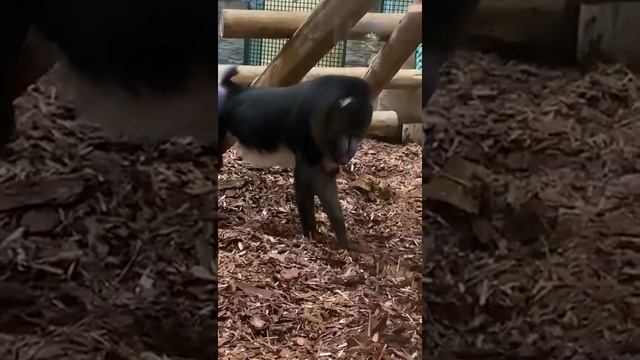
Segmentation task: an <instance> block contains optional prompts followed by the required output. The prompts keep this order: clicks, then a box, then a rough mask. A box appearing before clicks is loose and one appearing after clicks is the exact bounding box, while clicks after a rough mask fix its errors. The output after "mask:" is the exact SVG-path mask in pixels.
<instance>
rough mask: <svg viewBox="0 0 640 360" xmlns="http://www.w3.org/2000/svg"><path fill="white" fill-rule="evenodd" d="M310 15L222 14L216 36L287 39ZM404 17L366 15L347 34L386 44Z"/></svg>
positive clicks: (229, 12) (239, 11)
mask: <svg viewBox="0 0 640 360" xmlns="http://www.w3.org/2000/svg"><path fill="white" fill-rule="evenodd" d="M309 15H311V13H310V12H294V11H255V10H232V9H225V10H223V11H222V17H221V19H220V28H219V33H220V37H222V38H242V39H252V38H253V39H288V38H290V37H291V36H293V34H294V33H295V32H296V30H298V28H300V26H302V24H304V22H305V21H306V20H307V19H308V18H309ZM402 16H403V14H382V13H367V14H365V15H364V17H362V19H360V21H358V22H357V23H356V24H355V25H354V26H353V28H351V29H350V30H349V32H348V33H347V37H346V38H347V39H349V40H364V38H365V36H366V35H367V34H369V33H374V34H376V35H377V36H378V38H379V39H380V40H382V41H386V40H387V39H388V38H389V36H390V35H391V32H393V29H395V27H396V26H397V25H398V23H399V22H400V20H401V19H402Z"/></svg>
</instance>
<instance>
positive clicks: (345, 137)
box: [312, 77, 373, 165]
mask: <svg viewBox="0 0 640 360" xmlns="http://www.w3.org/2000/svg"><path fill="white" fill-rule="evenodd" d="M345 85H346V89H347V91H343V92H342V94H340V96H339V97H337V98H336V99H335V100H334V101H332V102H331V104H330V105H329V107H328V110H327V111H326V112H324V114H322V116H319V117H316V119H314V120H315V121H314V122H313V125H312V130H313V132H314V138H315V139H316V141H317V142H318V145H319V146H320V147H321V148H322V150H323V152H324V153H325V155H329V156H330V157H331V160H332V161H333V162H335V163H336V164H338V165H346V164H347V163H348V162H349V161H351V159H352V158H353V157H354V156H355V154H356V152H357V150H358V145H359V144H360V142H361V141H362V139H364V138H365V136H366V135H367V130H368V129H369V126H370V125H371V116H372V114H373V106H372V105H371V97H370V96H371V95H370V94H371V91H370V89H369V85H368V84H367V83H366V82H364V81H363V80H362V79H358V78H355V77H351V78H350V79H347V81H346V84H345Z"/></svg>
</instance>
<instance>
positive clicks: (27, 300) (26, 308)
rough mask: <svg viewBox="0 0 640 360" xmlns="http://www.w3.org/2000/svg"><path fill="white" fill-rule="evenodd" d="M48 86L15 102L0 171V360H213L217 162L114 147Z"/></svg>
mask: <svg viewBox="0 0 640 360" xmlns="http://www.w3.org/2000/svg"><path fill="white" fill-rule="evenodd" d="M48 80H51V79H48ZM54 85H55V83H54V82H52V81H43V82H42V83H41V84H40V85H39V86H37V87H34V88H33V89H32V90H31V91H29V93H28V94H27V95H25V96H24V97H22V98H21V99H19V100H18V101H17V109H18V111H19V134H18V136H19V138H18V140H17V141H16V142H15V143H14V144H12V145H11V149H10V153H5V154H2V157H1V158H0V359H15V360H27V359H29V360H36V359H37V360H53V359H65V360H67V359H74V360H75V359H79V360H82V359H87V360H96V359H98V360H99V359H110V360H125V359H126V360H128V359H147V360H154V359H172V360H178V359H197V360H205V359H206V360H210V359H214V358H215V356H216V353H217V346H216V345H217V344H216V337H215V334H216V327H215V326H216V323H215V322H216V302H215V296H216V284H215V279H212V278H210V277H208V276H206V274H205V273H204V272H202V271H199V270H198V268H195V267H194V266H196V265H197V264H198V261H197V257H196V252H195V249H194V247H195V245H194V243H195V241H196V240H200V241H209V240H211V239H212V238H213V235H214V234H215V233H214V231H215V228H214V227H213V226H212V225H213V224H214V222H215V209H216V204H215V198H216V196H215V182H216V180H217V177H216V175H217V174H216V172H215V169H214V167H213V162H212V161H211V159H212V158H213V156H211V154H206V153H204V152H203V151H202V150H201V149H198V148H196V147H195V146H190V145H188V144H183V143H179V142H172V143H170V144H166V145H165V146H163V147H161V148H159V149H157V150H156V151H146V150H145V149H141V148H140V147H137V146H132V145H130V144H123V143H116V142H113V141H108V140H106V139H104V138H102V137H100V136H99V135H97V134H96V133H95V132H94V131H93V130H92V129H90V128H88V127H86V126H81V124H80V123H77V122H75V121H74V120H73V118H74V114H73V111H72V109H71V108H70V107H69V106H66V105H64V104H61V103H60V102H58V101H57V100H56V98H57V96H56V95H55V94H56V87H55V86H54ZM211 245H213V244H211ZM163 356H166V357H163Z"/></svg>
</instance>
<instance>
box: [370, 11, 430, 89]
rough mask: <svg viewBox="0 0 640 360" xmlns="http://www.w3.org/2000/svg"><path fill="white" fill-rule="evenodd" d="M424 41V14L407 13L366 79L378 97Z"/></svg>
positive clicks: (378, 55) (417, 12)
mask: <svg viewBox="0 0 640 360" xmlns="http://www.w3.org/2000/svg"><path fill="white" fill-rule="evenodd" d="M421 41H422V12H421V11H412V12H407V13H406V14H405V15H404V17H403V18H402V20H400V22H399V23H398V26H396V28H395V29H394V30H393V33H391V36H390V37H389V40H388V41H387V42H386V43H385V44H384V46H383V47H382V49H380V52H379V53H378V54H377V55H376V57H375V58H374V59H373V61H372V62H371V65H370V66H369V69H368V70H367V73H366V74H365V76H364V79H365V80H366V81H367V82H368V83H369V85H370V86H371V89H372V93H373V97H376V96H378V94H379V93H380V91H382V89H383V88H384V86H385V84H387V83H388V82H389V81H390V80H391V79H392V78H393V75H394V74H395V73H397V72H398V70H400V68H401V67H402V64H403V63H404V62H405V61H406V60H407V58H409V56H411V54H412V53H413V52H414V51H415V50H416V48H417V47H418V45H419V44H420V42H421Z"/></svg>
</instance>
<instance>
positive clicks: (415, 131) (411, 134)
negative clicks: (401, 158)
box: [402, 124, 424, 145]
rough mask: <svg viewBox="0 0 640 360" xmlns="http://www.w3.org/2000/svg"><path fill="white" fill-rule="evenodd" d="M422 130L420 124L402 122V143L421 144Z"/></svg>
mask: <svg viewBox="0 0 640 360" xmlns="http://www.w3.org/2000/svg"><path fill="white" fill-rule="evenodd" d="M423 134H424V132H423V129H422V124H403V125H402V143H403V144H407V143H414V144H419V145H422V136H423Z"/></svg>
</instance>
